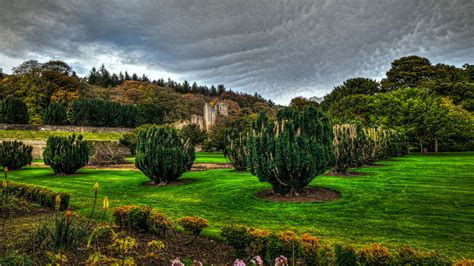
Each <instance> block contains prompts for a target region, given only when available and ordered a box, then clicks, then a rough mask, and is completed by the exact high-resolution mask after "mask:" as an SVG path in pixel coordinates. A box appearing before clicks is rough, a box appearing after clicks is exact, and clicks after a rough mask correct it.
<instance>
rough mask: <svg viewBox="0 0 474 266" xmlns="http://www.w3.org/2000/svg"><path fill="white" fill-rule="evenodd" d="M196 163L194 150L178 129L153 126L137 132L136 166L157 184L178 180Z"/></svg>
mask: <svg viewBox="0 0 474 266" xmlns="http://www.w3.org/2000/svg"><path fill="white" fill-rule="evenodd" d="M194 159H195V155H194V146H193V145H192V144H190V143H189V142H188V141H183V139H181V138H180V137H179V135H178V132H177V131H176V130H175V129H172V128H165V127H157V126H154V127H150V128H148V129H145V130H142V131H139V132H138V136H137V155H136V159H135V165H136V166H137V168H138V169H140V170H141V171H142V172H143V173H144V174H145V175H146V176H147V177H148V178H150V179H151V180H152V181H153V182H154V183H155V184H167V183H168V182H172V181H174V180H176V179H177V178H178V177H180V176H181V175H182V174H183V173H184V172H185V171H186V170H188V169H190V168H191V166H192V164H193V162H194Z"/></svg>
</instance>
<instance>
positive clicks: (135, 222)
mask: <svg viewBox="0 0 474 266" xmlns="http://www.w3.org/2000/svg"><path fill="white" fill-rule="evenodd" d="M113 216H114V217H115V223H116V224H117V225H118V226H120V227H122V228H128V229H131V230H135V231H139V232H151V233H155V234H158V235H164V234H165V233H166V231H168V230H173V229H174V226H173V222H172V221H171V219H169V218H168V217H166V216H165V215H164V214H162V213H159V212H157V211H155V210H153V209H152V208H150V207H148V206H120V207H118V208H116V209H115V211H114V213H113Z"/></svg>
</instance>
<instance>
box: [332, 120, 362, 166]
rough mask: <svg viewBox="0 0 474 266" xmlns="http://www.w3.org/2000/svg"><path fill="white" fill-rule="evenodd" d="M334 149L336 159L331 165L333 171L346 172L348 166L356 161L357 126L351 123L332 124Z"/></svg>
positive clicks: (357, 156)
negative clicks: (332, 165)
mask: <svg viewBox="0 0 474 266" xmlns="http://www.w3.org/2000/svg"><path fill="white" fill-rule="evenodd" d="M333 133H334V141H333V144H334V151H335V155H336V161H335V164H334V167H333V172H335V173H347V172H348V171H349V168H350V167H352V166H354V165H357V162H358V158H359V155H358V151H359V149H358V146H359V145H358V144H359V143H358V138H357V137H358V134H357V126H356V125H352V124H343V125H334V126H333Z"/></svg>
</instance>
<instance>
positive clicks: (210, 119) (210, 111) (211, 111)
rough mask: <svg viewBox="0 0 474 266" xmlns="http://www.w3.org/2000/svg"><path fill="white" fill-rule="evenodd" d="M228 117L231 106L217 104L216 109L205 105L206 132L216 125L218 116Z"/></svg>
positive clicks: (208, 104)
mask: <svg viewBox="0 0 474 266" xmlns="http://www.w3.org/2000/svg"><path fill="white" fill-rule="evenodd" d="M220 115H222V116H228V115H229V106H227V104H225V103H222V102H217V103H216V104H215V105H214V107H212V105H211V104H210V103H206V104H204V124H205V127H206V130H209V129H210V128H211V127H212V126H214V125H215V124H216V121H217V117H218V116H220Z"/></svg>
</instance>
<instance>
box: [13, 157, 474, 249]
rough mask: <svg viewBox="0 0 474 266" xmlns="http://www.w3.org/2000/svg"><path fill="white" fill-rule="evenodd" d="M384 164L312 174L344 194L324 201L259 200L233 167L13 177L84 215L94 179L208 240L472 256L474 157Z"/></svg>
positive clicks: (253, 184) (253, 182) (248, 179)
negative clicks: (256, 237)
mask: <svg viewBox="0 0 474 266" xmlns="http://www.w3.org/2000/svg"><path fill="white" fill-rule="evenodd" d="M216 156H217V155H216ZM221 159H222V158H221ZM381 163H382V164H384V165H386V166H385V167H372V168H360V169H358V170H359V171H361V172H364V173H366V175H365V176H358V177H350V178H347V177H346V178H343V177H332V176H320V177H317V178H316V179H315V180H314V181H313V182H312V183H311V186H323V187H327V188H331V189H335V190H338V191H339V192H341V194H342V197H341V198H340V199H338V200H336V201H333V202H327V203H273V202H269V201H265V200H261V199H258V198H256V197H255V193H256V192H257V191H260V190H264V189H268V188H270V186H269V185H268V184H266V183H260V182H259V181H258V180H257V178H256V177H254V176H252V175H250V174H249V173H237V172H233V171H232V170H212V171H203V172H189V173H186V174H185V175H184V176H183V177H182V178H183V179H192V180H193V182H191V183H188V184H185V185H180V186H169V187H145V186H143V185H142V184H143V183H144V182H147V181H148V179H147V178H146V177H145V176H144V175H142V174H141V172H138V171H120V170H81V171H79V172H78V174H76V175H73V176H68V177H56V176H53V175H52V171H51V170H50V169H49V168H42V167H26V168H25V169H24V170H18V171H12V172H11V174H10V177H11V179H12V180H14V181H17V182H24V183H30V184H36V185H41V186H46V187H49V188H52V189H53V190H55V191H64V192H68V193H70V194H71V195H72V199H71V204H72V206H73V207H74V208H76V209H78V211H79V212H80V213H83V214H86V213H87V212H88V211H89V210H90V208H91V206H92V201H91V196H92V194H93V193H92V186H93V183H94V182H95V181H96V180H99V183H100V196H101V197H102V196H103V195H104V193H107V194H108V196H109V199H110V205H111V206H119V205H125V204H137V205H142V204H147V205H151V206H153V207H155V208H156V209H159V210H161V211H163V212H164V213H165V214H167V215H169V216H171V217H173V218H178V217H182V216H185V215H198V216H202V217H205V218H207V219H208V220H209V224H210V227H209V229H207V230H206V231H205V233H206V234H207V235H209V236H216V235H217V234H218V231H219V228H220V226H222V225H223V224H229V223H240V224H245V225H250V226H255V227H259V228H267V229H271V230H275V231H277V230H285V229H292V230H295V231H298V232H300V233H303V232H312V233H314V234H316V235H318V236H320V237H321V238H322V239H323V240H328V241H332V242H349V243H354V244H356V245H363V244H369V243H372V242H380V243H383V244H385V245H388V246H390V247H398V246H400V245H402V244H408V245H411V246H415V247H418V248H429V249H438V250H440V251H441V252H443V253H446V254H450V255H454V256H456V257H462V256H464V257H470V258H473V257H474V190H473V188H474V153H453V154H444V155H442V156H419V155H410V156H406V157H403V158H396V159H394V160H390V161H385V162H381ZM109 219H111V218H110V216H109Z"/></svg>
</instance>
